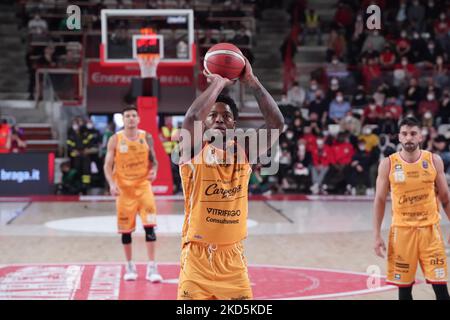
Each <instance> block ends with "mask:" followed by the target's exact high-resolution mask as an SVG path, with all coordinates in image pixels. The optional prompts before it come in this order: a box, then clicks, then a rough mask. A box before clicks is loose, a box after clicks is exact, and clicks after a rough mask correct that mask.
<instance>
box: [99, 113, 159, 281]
mask: <svg viewBox="0 0 450 320" xmlns="http://www.w3.org/2000/svg"><path fill="white" fill-rule="evenodd" d="M123 123H124V130H122V131H119V132H117V133H116V134H114V135H113V136H112V137H111V139H110V140H109V142H108V150H107V153H106V158H105V166H104V171H105V176H106V179H107V180H108V183H109V186H110V192H111V195H113V196H117V199H116V205H117V224H118V229H119V230H118V231H119V233H121V234H122V244H123V247H124V251H125V257H126V259H127V265H126V271H125V274H124V279H125V280H136V279H137V271H136V266H135V265H134V263H133V262H132V247H131V233H132V232H133V231H134V230H135V227H136V215H137V213H139V215H140V217H141V220H142V224H143V226H144V229H145V240H146V244H147V254H148V258H149V263H148V265H147V273H146V278H147V280H149V281H151V282H160V281H161V280H162V277H161V276H160V275H159V273H158V270H157V266H156V264H155V241H156V235H155V231H154V226H155V225H156V206H155V199H154V195H153V192H152V189H151V183H150V182H151V181H154V180H155V178H156V173H157V171H158V162H157V159H156V155H155V151H154V149H153V138H152V136H151V135H150V134H148V133H147V132H145V131H144V130H139V129H138V125H139V115H138V112H137V109H136V108H135V107H127V108H125V109H124V110H123Z"/></svg>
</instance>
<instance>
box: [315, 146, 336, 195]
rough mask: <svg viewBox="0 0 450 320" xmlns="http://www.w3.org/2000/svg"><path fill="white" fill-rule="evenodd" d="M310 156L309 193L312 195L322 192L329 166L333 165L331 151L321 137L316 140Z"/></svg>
mask: <svg viewBox="0 0 450 320" xmlns="http://www.w3.org/2000/svg"><path fill="white" fill-rule="evenodd" d="M311 154H312V167H311V174H312V183H313V185H312V186H311V191H312V193H313V194H317V193H319V192H321V193H322V192H323V191H324V190H323V181H324V179H325V176H326V175H327V172H328V170H329V168H330V165H331V164H334V157H333V150H332V148H331V147H330V146H329V145H327V144H325V140H324V138H323V137H318V138H317V144H316V145H315V146H314V147H313V148H312V150H311Z"/></svg>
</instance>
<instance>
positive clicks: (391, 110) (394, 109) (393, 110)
mask: <svg viewBox="0 0 450 320" xmlns="http://www.w3.org/2000/svg"><path fill="white" fill-rule="evenodd" d="M388 114H389V115H390V116H391V117H392V119H394V120H396V121H398V120H400V117H401V116H402V114H403V109H402V105H401V104H400V101H399V100H398V99H397V98H396V97H388V98H387V99H386V104H385V105H384V107H383V118H386V117H387V116H388Z"/></svg>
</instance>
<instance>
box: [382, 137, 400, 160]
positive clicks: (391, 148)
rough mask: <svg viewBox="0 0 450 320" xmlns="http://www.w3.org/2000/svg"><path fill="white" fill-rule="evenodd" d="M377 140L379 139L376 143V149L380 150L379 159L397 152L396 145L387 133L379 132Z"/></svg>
mask: <svg viewBox="0 0 450 320" xmlns="http://www.w3.org/2000/svg"><path fill="white" fill-rule="evenodd" d="M396 132H397V131H396ZM379 140H380V143H379V144H378V149H379V150H380V157H379V161H381V160H383V159H384V158H387V157H389V156H390V155H391V154H393V153H395V152H397V147H396V145H395V144H394V143H392V142H391V140H390V138H389V135H387V134H380V138H379Z"/></svg>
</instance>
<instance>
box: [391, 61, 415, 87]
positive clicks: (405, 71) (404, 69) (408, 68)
mask: <svg viewBox="0 0 450 320" xmlns="http://www.w3.org/2000/svg"><path fill="white" fill-rule="evenodd" d="M417 76H418V72H417V69H416V67H415V66H414V64H412V63H410V62H409V60H408V57H406V56H404V57H402V58H401V60H400V64H396V65H395V69H394V86H396V87H400V88H401V87H403V86H404V84H405V83H407V82H408V81H409V80H410V79H412V78H414V77H417Z"/></svg>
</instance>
